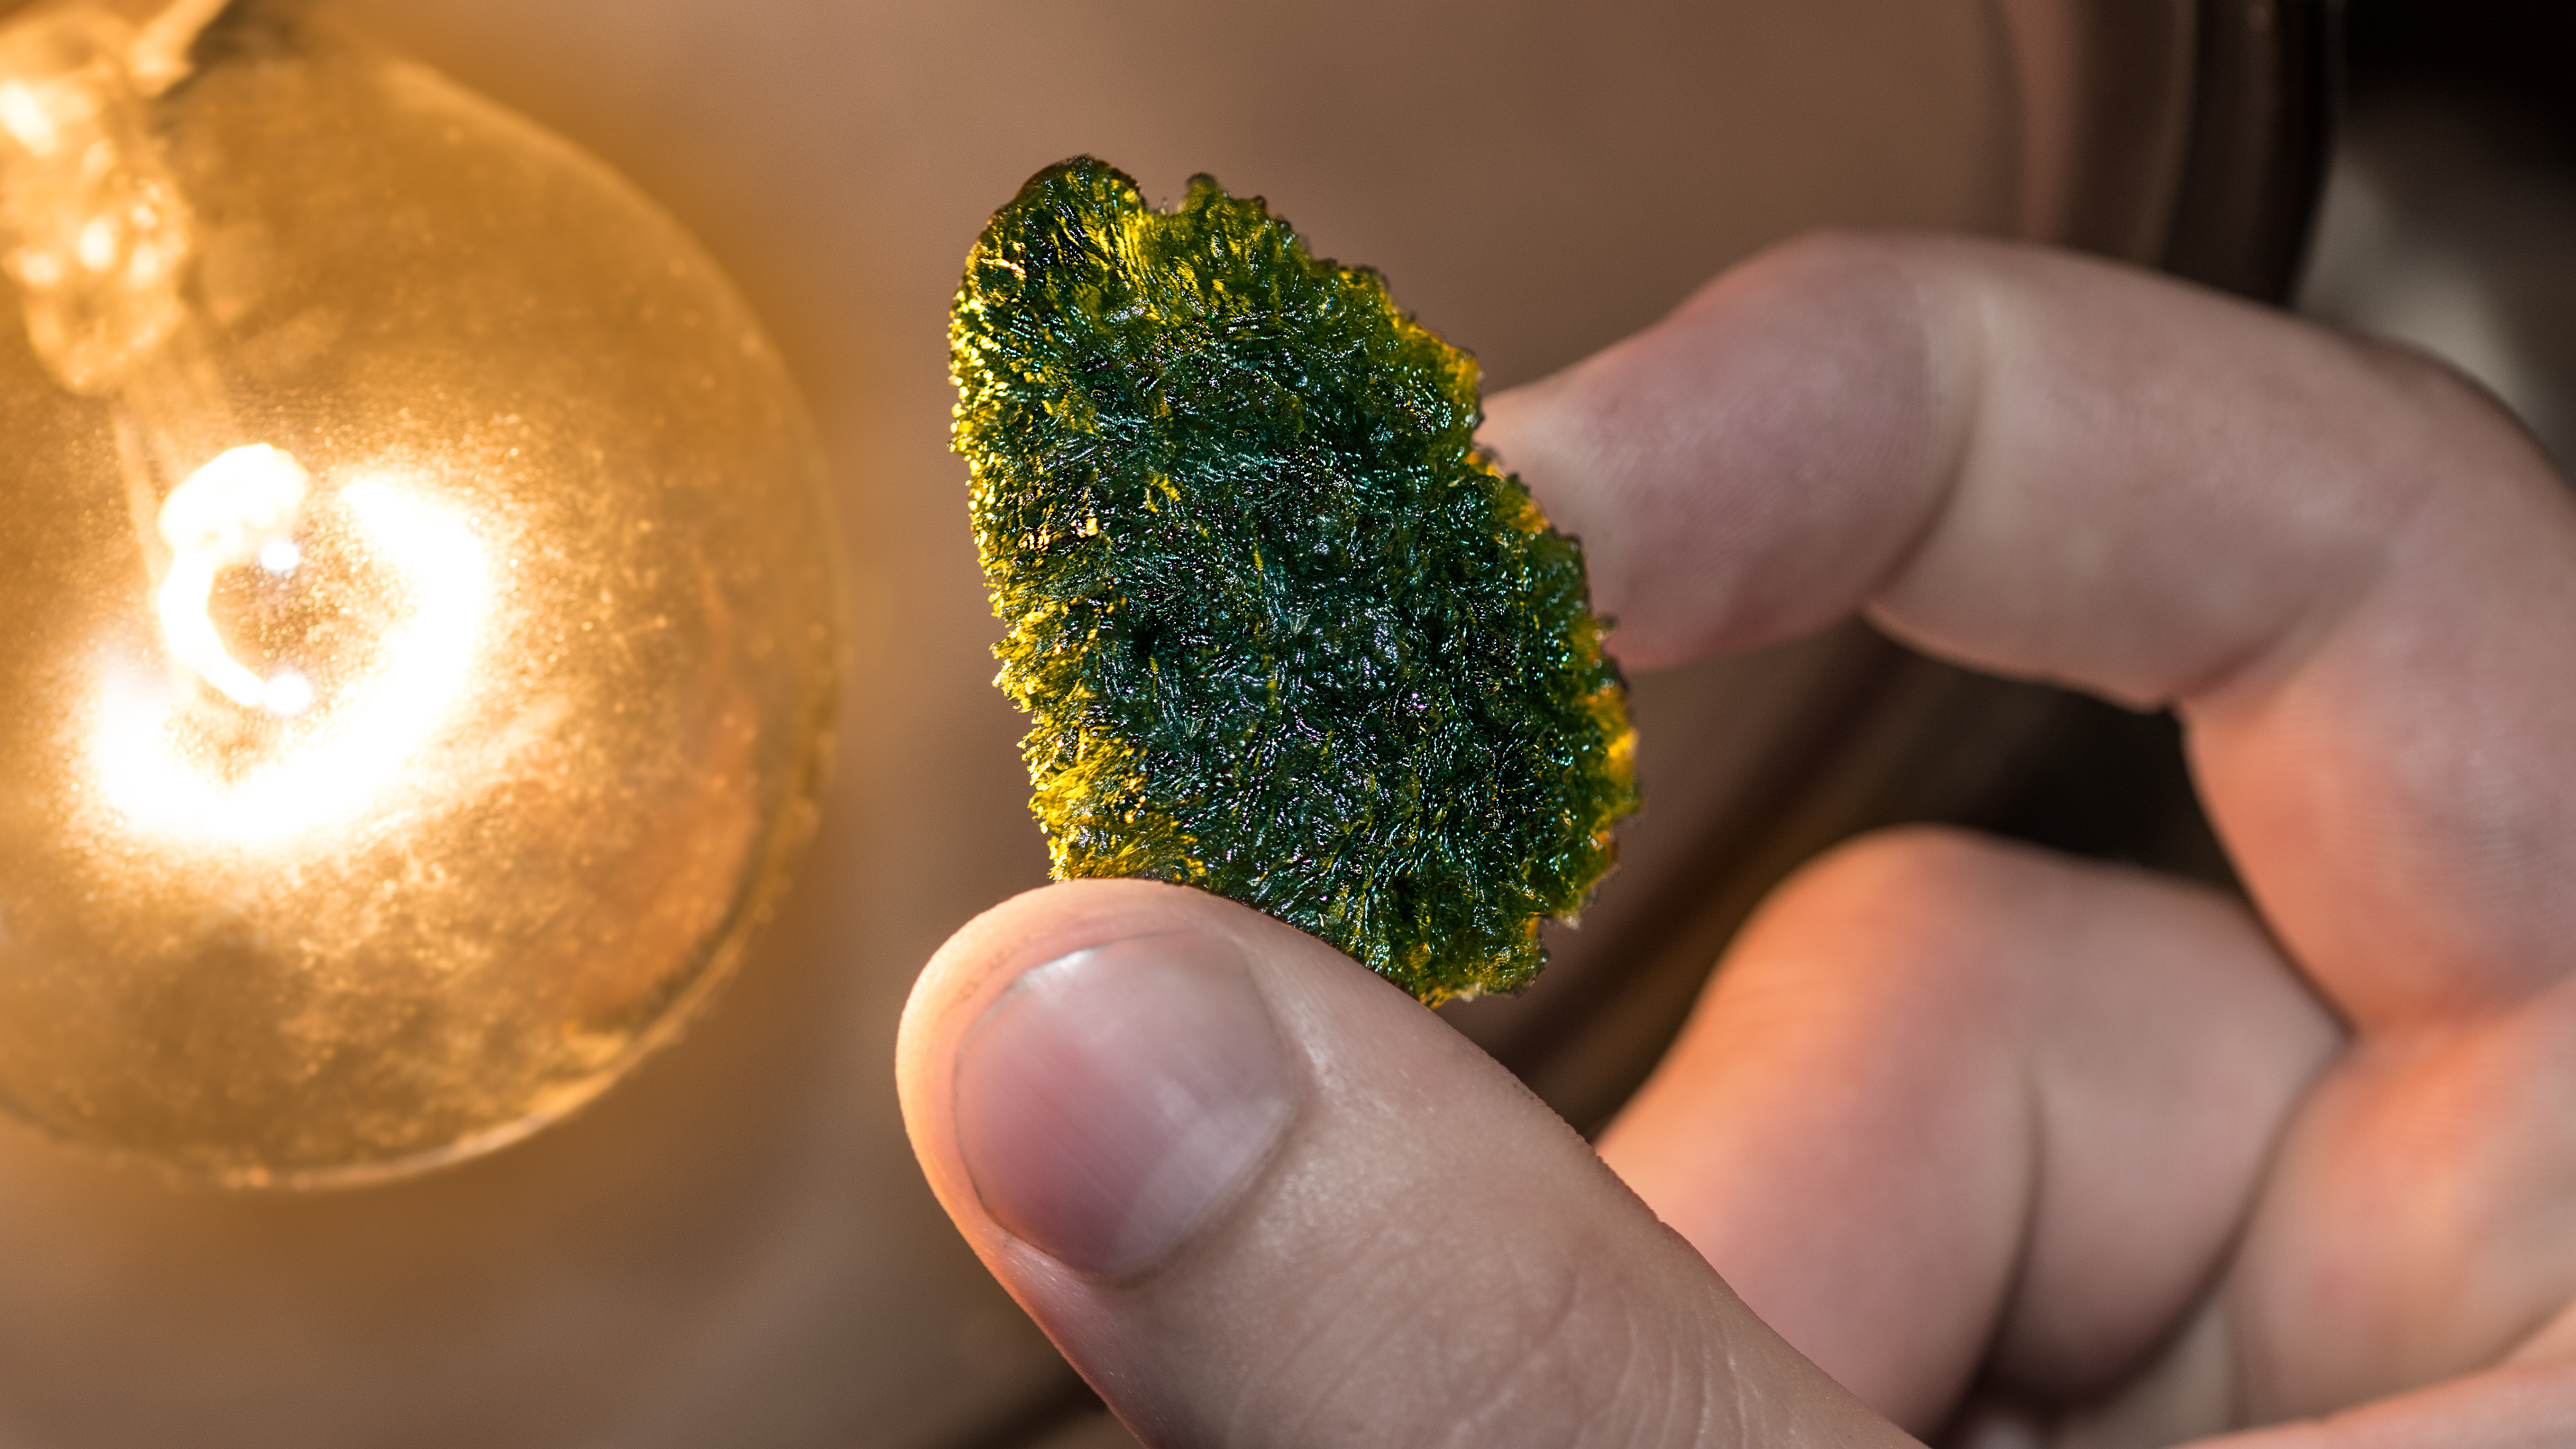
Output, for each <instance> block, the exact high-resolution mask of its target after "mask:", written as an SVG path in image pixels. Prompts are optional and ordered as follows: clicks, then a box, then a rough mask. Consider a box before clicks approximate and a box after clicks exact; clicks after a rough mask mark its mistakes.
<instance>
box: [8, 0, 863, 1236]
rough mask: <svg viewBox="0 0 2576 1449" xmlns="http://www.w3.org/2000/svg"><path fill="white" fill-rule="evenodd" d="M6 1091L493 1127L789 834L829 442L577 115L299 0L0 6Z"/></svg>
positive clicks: (346, 1133) (229, 1175)
mask: <svg viewBox="0 0 2576 1449" xmlns="http://www.w3.org/2000/svg"><path fill="white" fill-rule="evenodd" d="M0 268H5V271H6V274H7V277H8V282H7V283H6V284H0V302H6V303H8V304H9V305H6V306H0V437H5V438H7V439H8V440H9V447H8V448H7V449H6V450H5V451H0V615H4V616H5V617H6V618H8V619H9V621H10V628H9V630H8V631H7V632H6V634H5V636H0V1111H6V1112H7V1113H9V1114H11V1115H14V1116H16V1117H18V1118H21V1119H23V1120H24V1121H26V1122H29V1123H32V1124H34V1125H35V1126H37V1127H39V1128H41V1129H42V1130H44V1131H46V1132H49V1133H51V1134H53V1135H55V1136H57V1137H59V1138H62V1139H64V1140H66V1141H69V1142H72V1143H76V1144H80V1145H83V1146H86V1147H88V1148H91V1149H93V1150H96V1151H99V1152H103V1153H106V1154H108V1155H111V1156H114V1157H117V1158H120V1159H124V1160H128V1161H133V1162H137V1163H142V1164H146V1165H149V1166H152V1167H155V1168H158V1169H160V1170H162V1171H164V1172H167V1173H172V1174H176V1175H179V1176H183V1177H188V1178H193V1179H198V1180H204V1181H212V1182H218V1183H225V1184H233V1185H248V1186H277V1185H285V1186H298V1185H320V1184H330V1183H341V1182H353V1181H364V1180H368V1179H372V1178H377V1177H383V1176H387V1175H391V1174H396V1173H400V1172H405V1171H410V1170H414V1169H417V1168H420V1167H424V1166H429V1165H434V1164H437V1163H441V1162H447V1161H453V1160H455V1159H457V1158H459V1157H461V1156H465V1155H469V1154H471V1153H473V1152H475V1151H478V1150H481V1149H484V1148H487V1147H490V1146H494V1145H497V1144H499V1143H501V1142H505V1141H508V1140H511V1139H513V1138H515V1137H518V1136H520V1135H523V1134H524V1133H526V1132H528V1131H529V1130H531V1129H533V1128H534V1127H536V1126H538V1125H541V1124H542V1123H544V1122H546V1121H549V1120H551V1119H553V1118H555V1117H558V1116H560V1115H562V1114H563V1113H564V1112H566V1111H568V1110H570V1109H571V1108H573V1107H575V1106H577V1105H579V1104H580V1103H581V1102H583V1101H586V1100H588V1099H589V1098H590V1097H592V1096H593V1095H595V1094H596V1093H597V1092H599V1091H600V1090H601V1089H602V1088H604V1087H605V1086H606V1085H607V1084H608V1083H609V1082H610V1081H612V1080H613V1079H614V1078H615V1077H616V1076H617V1075H619V1074H620V1073H621V1072H622V1071H624V1070H625V1069H626V1068H627V1067H628V1066H630V1065H631V1064H632V1063H634V1062H635V1061H636V1060H637V1059H638V1058H639V1057H640V1056H641V1055H643V1054H644V1053H645V1052H646V1051H648V1050H649V1049H650V1048H651V1047H652V1046H654V1045H655V1044H657V1043H659V1042H661V1041H663V1040H666V1039H668V1038H669V1037H670V1036H671V1035H672V1034H673V1033H674V1031H676V1030H677V1028H678V1027H679V1025H680V1024H681V1023H682V1022H683V1021H684V1020H685V1019H686V1017H687V1015H688V1013H689V1012H690V1010H691V1009H692V1008H693V1006H694V1005H695V1004H696V1003H698V1002H699V1001H701V1000H702V999H704V998H705V996H706V995H707V994H708V992H709V991H710V990H711V989H712V988H713V987H714V985H715V984H716V983H717V982H718V981H720V980H721V979H722V978H723V976H724V975H725V974H726V973H727V971H728V970H729V969H730V966H731V964H732V963H733V961H734V959H735V958H736V956H737V955H738V954H739V952H740V948H741V945H742V942H743V939H744V936H745V933H746V932H747V930H748V929H749V927H750V925H751V924H752V922H753V921H754V919H755V918H756V917H757V916H758V915H759V914H760V912H761V911H762V909H763V908H764V906H765V903H766V902H767V901H768V900H770V899H771V897H772V896H773V895H774V893H775V891H776V889H777V888H778V886H779V884H780V882H781V881H782V879H783V876H784V871H785V869H786V865H787V862H788V860H789V858H790V857H791V856H792V855H793V854H794V852H795V851H796V849H797V848H798V846H799V845H800V844H801V842H802V840H803V839H804V837H805V836H806V834H807V833H808V832H809V830H810V825H811V820H812V815H813V804H814V801H815V798H816V794H817V791H818V790H819V787H820V780H821V776H822V772H823V769H824V765H825V754H826V750H827V743H828V739H829V728H828V724H829V714H830V706H831V699H832V694H833V679H832V674H833V669H832V665H833V661H834V658H835V655H836V650H837V639H836V630H835V627H834V620H835V617H836V612H837V611H836V607H835V605H836V600H837V597H838V596H837V592H836V587H835V583H834V579H833V577H832V560H831V558H830V557H829V552H828V548H827V546H826V545H825V543H824V542H823V541H824V540H825V539H827V538H828V537H829V536H830V529H829V526H828V520H827V518H826V517H825V509H824V503H823V500H822V492H821V480H820V464H819V455H818V452H817V449H816V447H815V445H814V442H813V439H812V435H811V430H810V428H809V426H808V424H807V422H806V420H805V417H804V414H803V412H802V410H801V407H800V405H799V403H798V401H797V398H796V394H795V391H794V388H793V387H792V385H791V384H790V382H789V380H788V378H787V375H786V373H785V370H784V369H783V367H782V366H781V364H780V361H779V358H778V356H777V354H776V352H775V350H774V349H773V348H772V346H771V345H770V343H769V342H768V341H767V340H766V339H765V338H764V337H763V335H762V333H761V331H760V329H759V328H758V326H757V325H756V323H755V322H754V321H753V319H752V318H751V316H750V315H749V313H748V312H747V310H746V309H745V308H744V306H743V304H742V303H741V301H740V299H739V298H738V297H737V296H736V294H735V293H734V291H733V290H732V288H731V287H730V286H729V285H728V284H727V283H726V282H725V280H724V279H723V278H722V277H721V276H720V275H719V274H718V273H717V272H716V270H715V269H714V268H713V267H712V266H711V265H710V264H709V262H708V261H707V260H706V258H705V257H704V255H703V254H702V253H701V252H700V251H699V250H698V249H697V248H696V247H695V246H694V245H693V244H692V243H691V242H690V241H689V240H688V239H687V238H686V237H685V236H684V235H682V234H681V233H680V231H679V230H678V229H677V228H676V227H675V226H674V225H673V224H672V223H671V222H670V221H669V220H668V219H667V218H666V217H664V216H663V215H662V214H660V213H659V212H658V211H657V210H655V209H654V208H653V207H652V206H651V205H649V204H648V203H646V202H645V201H644V200H643V199H642V198H640V197H639V196H638V195H637V194H636V193H635V192H634V191H633V190H632V189H631V188H629V187H628V186H626V185H625V184H624V183H623V182H622V181H620V180H619V179H618V178H616V177H615V176H614V175H612V174H610V173H609V172H608V171H606V170H605V169H604V168H602V167H601V166H599V165H598V164H597V163H596V162H593V161H591V160H590V159H588V158H587V157H585V156H582V155H581V154H579V153H578V152H576V151H574V150H573V149H572V148H570V147H569V146H567V145H565V144H564V143H563V142H561V141H559V140H557V139H555V138H553V137H551V136H549V135H547V134H545V133H544V132H542V131H539V130H537V129H536V128H534V127H532V126H530V125H528V124H527V123H525V122H524V121H521V120H519V119H518V118H516V117H514V116H511V115H509V114H506V113H504V112H502V111H500V110H498V109H497V108H495V107H492V106H490V105H489V104H486V103H484V102H482V101H480V100H477V99H476V98H474V97H472V96H470V95H468V94H466V93H464V92H462V91H460V90H458V89H457V88H455V87H454V86H452V85H450V84H448V83H447V82H445V81H443V80H442V79H440V78H439V77H437V76H436V75H434V74H432V73H430V72H428V71H426V70H423V69H421V68H419V67H417V66H414V65H410V64H408V63H405V62H403V61H400V60H398V59H395V58H392V57H389V56H387V55H385V54H383V53H382V52H380V51H377V50H375V49H372V48H370V47H369V46H367V45H365V44H363V43H362V42H360V41H357V40H355V39H353V38H351V37H349V36H347V35H344V34H342V33H340V32H338V31H336V30H334V29H332V28H330V27H329V26H328V25H327V24H325V23H324V22H321V21H319V20H316V19H313V18H310V17H309V16H308V15H307V14H306V12H305V11H304V10H303V8H302V7H300V6H287V5H280V6H268V5H263V4H257V3H237V4H233V5H230V6H223V7H217V6H214V5H210V4H205V3H195V0H192V3H190V4H186V5H177V6H173V7H171V8H170V10H169V12H168V13H166V14H164V15H163V16H162V17H161V18H160V19H158V20H156V21H152V22H148V23H146V24H143V25H140V26H135V25H130V24H128V23H127V22H125V21H123V20H120V19H119V18H117V17H115V16H113V15H111V14H108V13H107V12H105V11H103V10H97V9H84V8H80V7H52V8H49V9H46V10H44V11H42V12H40V13H37V14H34V15H31V16H28V17H25V18H22V19H20V20H17V21H14V22H11V23H9V24H8V25H6V26H0Z"/></svg>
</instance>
